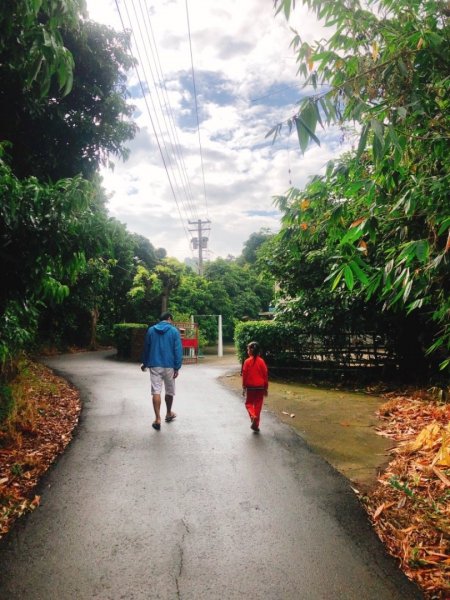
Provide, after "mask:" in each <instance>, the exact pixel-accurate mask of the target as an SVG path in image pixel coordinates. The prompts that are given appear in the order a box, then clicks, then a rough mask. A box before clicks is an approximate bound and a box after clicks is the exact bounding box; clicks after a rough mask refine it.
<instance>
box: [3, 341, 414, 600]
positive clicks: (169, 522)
mask: <svg viewBox="0 0 450 600" xmlns="http://www.w3.org/2000/svg"><path fill="white" fill-rule="evenodd" d="M48 363H49V364H50V366H52V367H53V368H55V369H57V370H58V372H60V373H62V374H64V375H66V376H67V377H68V378H70V379H71V380H72V381H73V382H74V383H75V385H76V386H77V387H78V388H79V389H80V390H81V393H82V398H83V400H84V409H83V412H82V418H81V420H80V426H79V428H78V431H77V434H76V436H75V438H74V440H73V441H72V443H71V444H70V446H69V448H68V449H67V451H66V453H65V454H64V455H63V456H62V457H61V459H60V460H59V461H58V463H57V465H56V466H55V467H54V468H52V469H51V471H50V472H49V473H48V474H47V476H46V477H45V478H44V481H43V483H42V486H41V487H42V489H41V490H40V491H41V493H42V504H41V506H40V508H39V509H38V510H36V511H35V512H34V513H32V514H30V515H29V516H27V517H26V518H24V519H22V520H20V521H19V523H18V524H17V525H16V527H15V528H14V529H13V531H12V532H11V533H10V535H8V536H6V538H4V540H2V542H1V543H0V598H1V599H2V600H3V599H4V600H6V599H8V600H16V599H17V600H19V599H20V600H66V599H71V600H72V599H73V600H88V599H89V600H90V599H99V600H119V599H124V600H138V599H139V600H140V599H142V600H144V599H145V600H153V599H162V600H166V599H167V600H176V599H181V600H203V599H205V600H233V599H244V598H245V599H246V600H247V599H248V600H291V599H292V600H336V599H338V600H340V599H342V600H352V599H355V600H356V599H357V600H365V599H367V600H369V599H373V600H391V599H402V600H405V599H406V600H412V599H414V598H421V597H422V596H421V595H420V594H419V593H418V591H417V590H416V588H415V587H414V586H413V585H412V584H410V583H409V582H408V581H407V580H406V578H405V577H404V576H403V574H402V573H401V572H400V571H399V570H398V569H397V566H396V564H395V562H394V561H393V560H392V559H390V558H388V557H386V555H385V554H384V550H383V547H382V545H381V544H380V543H379V541H378V539H377V538H376V536H375V534H374V533H373V532H372V530H371V528H370V526H369V525H368V522H367V520H366V517H365V514H364V512H363V511H362V510H361V508H360V506H359V504H358V502H357V499H356V497H355V496H354V494H353V492H352V491H351V490H350V488H349V485H348V483H347V482H346V480H344V479H343V478H342V477H341V476H340V475H339V474H338V473H336V472H335V471H333V470H332V469H331V467H329V465H328V464H327V463H325V462H324V461H323V460H322V459H321V458H320V457H318V456H317V455H314V454H313V453H312V452H311V451H310V450H309V449H308V447H307V446H306V445H305V443H304V442H303V441H302V439H301V438H300V437H299V436H298V435H297V434H296V433H295V432H294V431H293V430H292V429H290V428H289V427H288V426H286V425H283V424H281V423H279V422H277V420H276V418H275V417H273V416H271V415H270V414H268V413H265V412H264V413H263V420H262V432H261V434H260V435H256V434H253V433H252V432H251V431H250V428H249V423H248V420H247V417H246V414H245V409H244V406H243V403H242V400H241V399H240V398H239V397H238V396H237V395H235V394H234V393H233V392H230V391H229V390H227V389H225V388H223V387H222V386H221V385H220V383H218V382H217V381H216V378H217V377H218V376H219V375H220V374H221V373H223V371H224V369H226V366H225V367H224V366H221V365H220V364H216V365H215V364H214V363H207V364H204V365H198V366H197V365H189V366H185V367H183V369H182V371H181V373H180V377H179V379H178V395H177V397H176V400H175V405H174V409H175V411H176V412H177V413H178V418H177V419H176V420H175V421H174V422H173V423H170V424H163V426H162V428H161V431H160V432H155V431H153V429H152V428H151V426H150V424H151V421H152V411H151V406H150V400H149V382H148V373H147V374H143V373H141V372H140V370H139V368H138V366H137V365H135V364H126V363H121V362H116V361H115V360H114V359H113V358H112V353H111V352H109V353H105V352H103V353H87V354H78V355H70V356H62V357H58V358H54V359H51V360H49V361H48Z"/></svg>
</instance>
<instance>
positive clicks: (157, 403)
mask: <svg viewBox="0 0 450 600" xmlns="http://www.w3.org/2000/svg"><path fill="white" fill-rule="evenodd" d="M152 401H153V410H154V411H155V420H154V421H153V424H154V425H159V427H161V412H160V411H161V394H153V396H152ZM159 427H155V429H159Z"/></svg>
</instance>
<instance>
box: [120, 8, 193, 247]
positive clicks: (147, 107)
mask: <svg viewBox="0 0 450 600" xmlns="http://www.w3.org/2000/svg"><path fill="white" fill-rule="evenodd" d="M115 4H116V8H117V12H118V14H119V18H120V22H121V24H122V29H123V31H124V32H125V33H126V31H127V28H126V27H125V22H124V19H123V16H122V12H121V10H120V6H119V1H118V0H115ZM125 9H126V12H127V15H128V17H129V12H128V8H127V6H126V4H125ZM129 21H130V24H131V20H130V18H129ZM131 35H132V36H133V39H134V41H135V44H136V50H137V52H138V55H139V60H141V58H140V52H139V47H138V44H137V41H136V37H135V34H134V31H133V28H132V27H131ZM129 50H130V53H132V49H131V45H130V44H129ZM135 71H136V76H137V78H138V81H139V85H140V88H141V92H142V97H143V99H144V103H145V106H146V109H147V113H148V116H149V118H150V123H151V126H152V129H153V133H154V135H155V139H156V143H157V145H158V149H159V152H160V155H161V159H162V162H163V165H164V169H165V171H166V175H167V179H168V181H169V185H170V189H171V191H172V195H173V198H174V201H175V204H176V206H177V210H178V214H179V216H180V220H181V224H182V227H183V230H184V233H185V235H186V239H187V241H188V245H189V248H190V239H189V235H188V232H187V229H186V226H185V224H184V221H183V218H182V215H181V210H180V206H179V203H178V199H177V195H176V193H175V189H174V185H173V182H172V178H171V176H170V174H169V169H168V164H167V161H166V158H165V157H164V152H163V149H162V146H161V143H160V140H159V137H158V133H157V131H156V126H155V121H154V119H153V117H152V113H151V111H150V107H149V104H148V101H147V96H146V93H145V88H144V84H143V82H142V78H141V75H140V73H139V70H138V68H137V65H135ZM144 76H145V73H144ZM146 84H147V89H150V88H149V85H148V81H146Z"/></svg>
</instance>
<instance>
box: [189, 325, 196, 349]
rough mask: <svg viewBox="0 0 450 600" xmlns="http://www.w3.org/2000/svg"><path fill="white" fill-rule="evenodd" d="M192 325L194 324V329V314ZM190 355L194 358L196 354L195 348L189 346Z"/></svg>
mask: <svg viewBox="0 0 450 600" xmlns="http://www.w3.org/2000/svg"><path fill="white" fill-rule="evenodd" d="M191 325H192V329H194V315H191ZM189 356H190V357H191V358H193V357H194V356H195V350H194V348H189Z"/></svg>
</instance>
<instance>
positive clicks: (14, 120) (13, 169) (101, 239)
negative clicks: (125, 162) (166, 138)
mask: <svg viewBox="0 0 450 600" xmlns="http://www.w3.org/2000/svg"><path fill="white" fill-rule="evenodd" d="M84 8H85V3H84V1H82V0H42V1H38V2H30V1H29V0H17V1H15V2H11V1H8V2H5V3H4V5H2V11H1V14H0V75H1V82H2V85H1V88H0V131H1V136H2V137H1V139H0V256H1V264H2V281H3V285H2V288H1V293H0V331H1V340H0V359H1V361H2V363H3V364H5V361H6V359H7V358H10V357H12V356H14V353H15V352H16V351H17V350H19V349H20V348H24V347H25V348H27V347H30V344H31V343H32V342H33V341H34V334H35V331H36V327H37V324H38V321H39V317H40V315H41V314H42V312H43V309H44V308H45V306H46V305H47V306H52V305H54V303H55V302H61V301H62V300H64V298H66V297H67V296H68V294H69V292H70V289H71V288H74V287H75V286H76V285H77V284H81V283H82V282H83V281H84V284H85V285H86V286H87V285H88V283H87V282H89V281H91V283H92V286H91V288H92V289H91V291H92V290H93V289H94V288H96V289H97V290H98V291H99V297H98V298H92V299H91V300H92V301H91V300H89V301H87V298H86V297H85V304H86V306H85V308H86V310H87V313H88V314H89V315H90V318H91V325H92V319H93V316H94V317H95V313H96V311H97V308H96V307H98V306H99V298H101V297H106V295H104V296H102V295H101V293H102V290H104V287H105V284H106V282H107V281H108V282H109V281H111V282H114V281H116V282H117V280H118V278H117V277H114V275H115V274H114V271H113V268H114V266H115V265H118V261H117V260H116V259H115V258H114V256H113V255H112V254H111V253H110V254H108V251H109V250H111V249H113V248H114V239H113V238H114V236H112V235H110V233H109V229H110V221H109V219H108V218H107V215H106V210H105V207H104V201H103V197H102V194H101V192H100V190H99V188H98V186H97V184H96V182H95V181H92V182H90V181H87V179H86V177H89V178H90V179H93V180H94V179H95V178H94V171H95V169H96V168H97V166H98V165H99V164H100V163H101V162H102V161H103V160H104V159H105V157H106V156H107V154H108V153H113V154H114V153H115V154H119V155H125V153H126V152H125V150H124V148H123V143H124V142H125V141H126V140H127V139H129V137H130V136H131V135H132V134H133V131H134V126H133V125H132V124H131V123H130V122H129V121H128V117H129V115H130V111H131V108H130V107H128V106H127V104H126V94H125V87H124V70H125V69H126V68H127V67H129V66H130V65H131V64H132V63H131V59H130V58H129V57H128V55H127V51H126V40H125V39H124V38H123V37H122V36H118V35H117V34H115V33H114V32H112V31H110V30H108V29H107V28H104V27H102V26H97V25H95V24H92V23H89V22H88V21H87V20H86V18H85V14H84V13H83V11H84ZM69 47H70V49H69ZM72 52H73V53H76V56H75V57H74V55H73V54H72ZM74 58H75V59H76V60H74ZM78 173H80V174H82V175H83V176H84V178H83V177H81V176H79V175H76V174H78ZM74 175H76V176H74ZM63 176H64V177H63ZM62 177H63V178H62ZM128 247H129V257H130V261H131V266H132V265H133V262H132V261H133V256H134V253H133V244H132V242H131V240H130V241H129V244H128ZM109 259H112V260H113V262H111V261H110V260H109ZM105 268H106V269H107V270H108V273H106V272H105V270H104V269H105ZM103 275H105V276H104V277H103ZM123 279H124V277H123V276H122V280H123ZM131 279H132V273H131V274H130V282H131ZM94 284H95V285H94ZM124 295H125V292H123V291H122V297H123V296H124ZM80 301H81V296H80ZM105 304H106V303H105ZM88 305H89V306H88Z"/></svg>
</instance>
